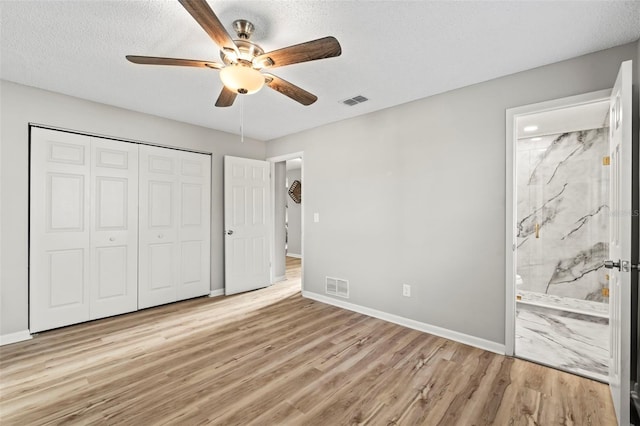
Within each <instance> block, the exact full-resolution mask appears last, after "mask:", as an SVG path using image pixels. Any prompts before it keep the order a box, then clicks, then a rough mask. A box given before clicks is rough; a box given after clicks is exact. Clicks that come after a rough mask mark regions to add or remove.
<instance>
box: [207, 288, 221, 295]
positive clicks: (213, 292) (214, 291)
mask: <svg viewBox="0 0 640 426" xmlns="http://www.w3.org/2000/svg"><path fill="white" fill-rule="evenodd" d="M218 296H224V288H217V289H215V290H211V293H209V297H218Z"/></svg>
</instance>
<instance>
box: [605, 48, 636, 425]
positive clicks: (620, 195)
mask: <svg viewBox="0 0 640 426" xmlns="http://www.w3.org/2000/svg"><path fill="white" fill-rule="evenodd" d="M631 85H632V64H631V61H626V62H623V63H622V65H621V66H620V71H619V73H618V78H617V79H616V84H615V85H614V87H613V90H612V92H611V98H610V99H611V100H610V104H609V155H610V158H611V169H610V170H611V178H610V185H611V190H610V204H609V207H610V230H611V235H610V238H609V259H611V260H612V261H613V262H619V264H620V265H619V266H620V268H619V269H618V268H616V267H614V268H612V269H611V270H610V274H609V276H610V279H609V315H610V316H609V333H610V335H609V342H610V343H609V345H610V352H609V358H610V359H609V388H610V390H611V397H612V399H613V405H614V407H615V410H616V415H617V417H618V424H620V425H628V424H629V409H630V404H629V400H630V380H631V362H630V361H631V272H630V261H631V214H632V211H631V210H632V205H631V184H632V173H631V167H632V162H631V159H632V151H631V150H632V127H631V122H632V117H633V116H632V110H631V105H632V98H631V97H632V92H631V87H632V86H631Z"/></svg>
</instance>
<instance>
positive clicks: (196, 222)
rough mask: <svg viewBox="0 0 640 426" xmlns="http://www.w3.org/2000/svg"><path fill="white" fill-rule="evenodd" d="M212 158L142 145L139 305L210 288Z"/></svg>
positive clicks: (167, 300)
mask: <svg viewBox="0 0 640 426" xmlns="http://www.w3.org/2000/svg"><path fill="white" fill-rule="evenodd" d="M210 181H211V163H210V157H209V156H207V155H203V154H195V153H189V152H182V151H175V150H169V149H164V148H159V147H153V146H140V222H139V224H140V227H139V234H140V248H139V250H140V252H139V282H138V284H139V285H138V306H139V308H147V307H150V306H155V305H161V304H164V303H170V302H174V301H176V300H182V299H188V298H191V297H195V296H201V295H204V294H208V293H209V287H210V285H209V282H210V280H209V275H210V271H209V264H210V263H209V255H210V203H211V201H210V200H211V191H210V186H211V185H210Z"/></svg>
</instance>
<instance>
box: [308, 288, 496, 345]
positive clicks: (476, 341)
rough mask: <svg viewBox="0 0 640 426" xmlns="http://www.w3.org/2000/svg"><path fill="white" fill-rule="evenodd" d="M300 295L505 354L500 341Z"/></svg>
mask: <svg viewBox="0 0 640 426" xmlns="http://www.w3.org/2000/svg"><path fill="white" fill-rule="evenodd" d="M302 296H304V297H306V298H308V299H312V300H316V301H318V302H322V303H326V304H328V305H333V306H337V307H338V308H343V309H347V310H349V311H353V312H358V313H360V314H364V315H367V316H370V317H374V318H378V319H381V320H384V321H388V322H392V323H394V324H398V325H402V326H404V327H408V328H412V329H414V330H418V331H423V332H425V333H429V334H433V335H436V336H440V337H444V338H445V339H449V340H454V341H456V342H460V343H464V344H465V345H469V346H475V347H476V348H480V349H484V350H486V351H489V352H494V353H497V354H500V355H504V354H505V346H504V345H503V344H501V343H496V342H492V341H490V340H486V339H481V338H479V337H475V336H470V335H468V334H464V333H460V332H457V331H453V330H449V329H446V328H442V327H438V326H435V325H431V324H427V323H424V322H420V321H415V320H412V319H409V318H405V317H401V316H398V315H394V314H389V313H387V312H382V311H378V310H376V309H371V308H367V307H365V306H360V305H356V304H353V303H349V302H344V301H342V300H337V299H334V298H332V297H328V296H325V295H323V294H318V293H314V292H311V291H305V290H303V291H302Z"/></svg>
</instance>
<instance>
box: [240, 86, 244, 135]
mask: <svg viewBox="0 0 640 426" xmlns="http://www.w3.org/2000/svg"><path fill="white" fill-rule="evenodd" d="M240 142H244V96H241V97H240Z"/></svg>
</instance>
